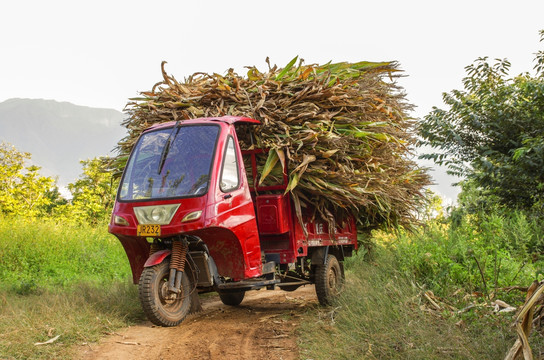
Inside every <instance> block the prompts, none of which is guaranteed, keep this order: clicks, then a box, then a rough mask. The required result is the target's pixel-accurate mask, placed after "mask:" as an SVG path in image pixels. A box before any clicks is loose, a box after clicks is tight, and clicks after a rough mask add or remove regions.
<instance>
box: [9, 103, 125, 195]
mask: <svg viewBox="0 0 544 360" xmlns="http://www.w3.org/2000/svg"><path fill="white" fill-rule="evenodd" d="M124 117H125V115H124V114H123V113H122V112H119V111H117V110H113V109H99V108H91V107H86V106H78V105H74V104H71V103H68V102H58V101H54V100H43V99H9V100H6V101H4V102H2V103H0V142H7V143H10V144H12V145H14V146H15V147H16V148H17V149H18V150H19V151H22V152H29V153H31V154H32V160H31V162H32V164H35V165H37V166H40V167H41V168H42V174H43V175H46V176H51V177H54V178H55V177H58V185H59V186H60V187H64V186H66V185H67V184H68V183H72V182H74V180H75V179H77V178H78V176H79V175H80V174H81V173H82V168H81V164H80V160H87V159H90V158H94V157H97V156H104V155H114V153H113V149H114V148H115V146H116V144H117V142H118V141H119V140H120V139H122V138H123V137H124V136H125V133H126V130H125V128H123V127H122V126H121V122H122V120H123V119H124Z"/></svg>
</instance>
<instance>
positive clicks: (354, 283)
mask: <svg viewBox="0 0 544 360" xmlns="http://www.w3.org/2000/svg"><path fill="white" fill-rule="evenodd" d="M346 265H347V266H346V267H347V274H346V275H347V284H346V289H345V291H344V293H343V294H342V296H341V298H340V299H339V301H338V303H337V304H336V305H335V306H334V307H332V308H330V309H320V310H319V311H318V312H317V314H316V313H313V312H311V313H308V314H307V315H306V316H305V321H304V323H303V325H302V327H301V331H300V332H299V335H300V338H301V341H300V345H301V354H302V358H304V359H314V360H320V359H323V360H325V359H498V358H502V357H504V354H505V353H506V351H507V350H508V348H509V347H510V346H511V345H512V344H513V342H514V341H515V334H514V332H513V330H512V329H510V328H509V325H510V324H511V315H506V314H505V315H500V316H497V315H492V314H489V313H483V312H482V313H481V314H476V313H471V314H470V316H473V317H474V318H475V319H472V320H470V319H465V320H463V319H462V318H461V317H455V316H452V315H451V314H449V313H440V312H433V311H428V310H427V306H426V304H425V301H424V299H423V297H422V289H421V288H420V287H419V286H417V285H416V283H415V282H414V279H413V278H410V277H407V276H406V275H405V274H403V273H401V272H399V271H398V264H396V261H395V259H394V256H393V254H392V253H391V252H390V251H388V250H384V249H378V251H377V255H376V259H375V261H374V262H372V263H369V262H366V261H363V259H362V258H361V257H355V258H353V259H351V261H349V262H348V263H347V264H346ZM461 320H463V321H462V322H461V323H459V321H461ZM474 322H477V324H476V325H475V326H473V325H474ZM467 323H469V324H470V325H468V326H467V325H466V324H467Z"/></svg>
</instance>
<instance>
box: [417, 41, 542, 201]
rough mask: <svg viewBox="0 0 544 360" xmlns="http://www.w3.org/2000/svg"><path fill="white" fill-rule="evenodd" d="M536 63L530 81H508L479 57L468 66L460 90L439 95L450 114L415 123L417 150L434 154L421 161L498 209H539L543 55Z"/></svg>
mask: <svg viewBox="0 0 544 360" xmlns="http://www.w3.org/2000/svg"><path fill="white" fill-rule="evenodd" d="M540 35H541V42H543V41H544V31H541V32H540ZM535 60H536V65H535V68H534V69H535V70H536V75H535V76H531V75H530V74H529V73H524V74H520V75H518V76H516V77H513V78H510V77H509V69H510V63H509V62H508V61H507V60H499V59H496V60H495V62H494V63H493V64H491V63H489V62H488V59H487V58H485V57H484V58H479V59H477V60H476V62H475V63H474V64H472V65H469V66H467V67H466V72H467V76H466V77H465V78H464V79H463V85H464V90H453V91H452V92H451V93H449V94H448V93H446V94H443V100H444V103H445V104H446V105H448V106H449V109H448V110H442V109H439V108H436V107H434V108H433V110H432V111H431V113H430V114H428V115H427V116H426V117H425V118H424V120H423V121H422V123H421V124H420V127H419V132H420V136H421V138H422V139H421V141H420V145H429V146H431V147H432V148H434V149H435V150H437V151H436V152H434V153H430V154H426V155H423V156H421V157H422V158H426V159H432V160H434V161H435V162H436V163H437V164H440V165H446V166H447V167H448V168H449V172H450V173H452V174H455V175H460V176H465V177H467V178H468V179H469V180H470V181H473V182H474V184H476V185H477V186H479V187H481V188H482V189H483V190H485V192H486V193H488V194H489V195H490V196H494V197H496V198H497V199H498V201H499V202H500V203H502V204H505V205H509V206H515V207H519V208H525V209H528V208H531V207H533V206H537V205H539V206H542V205H544V193H543V192H544V52H542V51H539V52H538V53H537V54H536V58H535Z"/></svg>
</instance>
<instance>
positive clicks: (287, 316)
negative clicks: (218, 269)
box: [77, 286, 317, 360]
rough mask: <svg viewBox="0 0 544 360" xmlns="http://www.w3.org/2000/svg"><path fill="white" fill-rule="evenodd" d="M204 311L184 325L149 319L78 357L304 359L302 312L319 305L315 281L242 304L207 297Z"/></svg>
mask: <svg viewBox="0 0 544 360" xmlns="http://www.w3.org/2000/svg"><path fill="white" fill-rule="evenodd" d="M202 302H203V304H202V307H203V311H201V312H199V313H198V314H193V315H190V316H189V317H187V319H186V320H185V321H184V322H183V323H182V324H181V325H179V326H176V327H173V328H162V327H156V326H153V325H152V324H151V323H149V322H146V323H143V324H141V325H136V326H131V327H129V328H126V329H123V330H121V331H118V332H117V333H115V334H114V335H110V336H108V337H106V338H104V339H102V340H101V341H100V342H99V343H97V344H91V345H85V346H81V349H80V356H78V357H77V358H78V359H82V360H94V359H101V360H102V359H106V360H108V359H112V360H113V359H115V360H118V359H131V360H132V359H135V360H138V359H146V360H147V359H164V360H170V359H225V360H234V359H236V360H239V359H247V360H250V359H251V360H270V359H283V360H291V359H292V360H295V359H298V355H299V352H298V346H297V339H296V335H295V331H296V329H297V328H298V326H299V323H300V316H301V314H302V313H303V312H304V311H306V310H307V309H308V308H310V307H313V306H316V305H317V298H316V295H315V289H314V287H313V286H306V287H302V288H299V289H298V290H296V291H294V292H285V291H281V290H274V291H266V290H259V291H250V292H247V293H246V298H245V299H244V301H243V302H242V304H241V305H240V306H238V307H230V306H226V305H223V303H221V301H220V300H219V297H218V296H217V295H214V296H211V297H207V298H204V299H203V300H202Z"/></svg>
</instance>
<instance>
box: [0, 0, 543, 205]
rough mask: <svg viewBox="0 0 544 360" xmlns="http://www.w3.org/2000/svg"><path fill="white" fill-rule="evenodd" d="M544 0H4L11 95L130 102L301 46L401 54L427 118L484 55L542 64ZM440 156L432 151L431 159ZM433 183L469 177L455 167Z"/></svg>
mask: <svg viewBox="0 0 544 360" xmlns="http://www.w3.org/2000/svg"><path fill="white" fill-rule="evenodd" d="M543 14H544V1H542V0H527V1H525V0H518V1H517V2H515V3H514V2H513V1H503V0H495V1H490V0H481V1H479V0H472V1H466V0H458V1H437V0H434V1H431V0H429V1H427V0H425V1H423V0H421V1H418V0H412V1H406V0H404V1H402V0H389V1H387V2H385V1H372V2H370V1H361V0H359V1H355V0H353V1H345V0H335V1H321V0H313V1H306V0H290V1H285V0H276V1H266V2H265V1H255V0H253V1H245V0H244V1H238V0H229V1H208V0H199V1H181V0H177V1H170V0H164V1H140V0H132V1H124V0H110V1H103V0H97V1H77V0H49V1H40V0H32V1H27V0H18V1H3V2H2V3H0V54H1V55H0V102H2V101H4V100H7V99H10V98H15V97H19V98H40V99H53V100H57V101H68V102H71V103H74V104H76V105H83V106H91V107H99V108H113V109H116V110H119V111H122V110H123V108H124V106H125V104H126V103H127V102H128V99H129V98H131V97H134V96H137V95H138V93H139V92H140V91H146V90H149V89H151V87H152V86H153V85H154V84H155V83H156V82H159V81H160V80H161V79H162V77H161V71H160V64H161V61H163V60H165V61H167V62H168V64H167V65H166V70H167V72H168V73H169V74H171V75H173V76H174V77H175V78H177V79H178V80H183V79H184V78H185V77H187V76H189V75H191V74H193V73H195V72H199V71H200V72H206V73H214V72H215V73H219V74H222V73H225V72H226V70H227V69H229V68H234V69H235V71H237V72H238V73H239V74H243V73H244V72H245V71H244V67H245V66H252V65H255V66H257V67H258V68H262V69H263V70H266V69H267V65H266V63H265V59H266V57H269V58H270V61H271V63H272V64H277V65H278V66H280V67H281V66H284V65H286V64H287V63H288V62H289V60H291V59H292V58H293V57H295V56H297V55H298V56H300V57H301V58H303V59H304V60H305V62H306V63H307V64H313V63H319V64H321V63H325V62H328V61H333V62H338V61H347V62H357V61H363V60H364V61H392V60H394V61H398V62H399V64H400V68H401V69H402V70H403V71H404V77H403V78H401V79H399V80H398V83H399V85H401V86H402V87H403V88H404V90H405V92H406V98H407V100H408V101H409V102H410V103H412V104H414V105H416V109H415V110H414V113H413V114H411V115H412V116H414V117H416V118H422V117H423V116H425V115H426V114H428V113H429V111H431V109H432V107H433V106H436V107H442V108H443V103H442V94H443V93H444V92H450V91H451V90H453V89H462V83H461V80H462V78H463V77H464V76H465V70H464V68H465V66H467V65H470V64H471V63H473V62H474V60H475V59H477V58H478V57H482V56H488V57H489V58H490V59H495V58H501V59H502V58H507V59H508V60H509V61H510V62H511V63H512V68H511V75H516V74H519V73H521V72H525V71H531V70H532V68H533V65H534V63H533V59H534V53H536V52H537V51H538V50H539V49H542V48H544V44H540V43H539V30H541V29H544V16H543ZM425 165H427V166H433V165H432V164H430V163H427V164H425ZM431 175H433V177H434V178H435V182H436V183H437V185H436V186H433V188H432V189H433V191H435V192H437V193H439V194H440V195H442V196H443V197H444V199H445V201H446V202H447V203H448V202H449V203H451V202H452V201H453V200H454V199H455V197H456V195H457V193H458V189H456V188H453V187H451V183H453V182H456V181H458V180H459V179H456V178H451V177H448V176H446V175H445V174H444V171H443V169H435V170H434V171H432V172H431Z"/></svg>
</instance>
